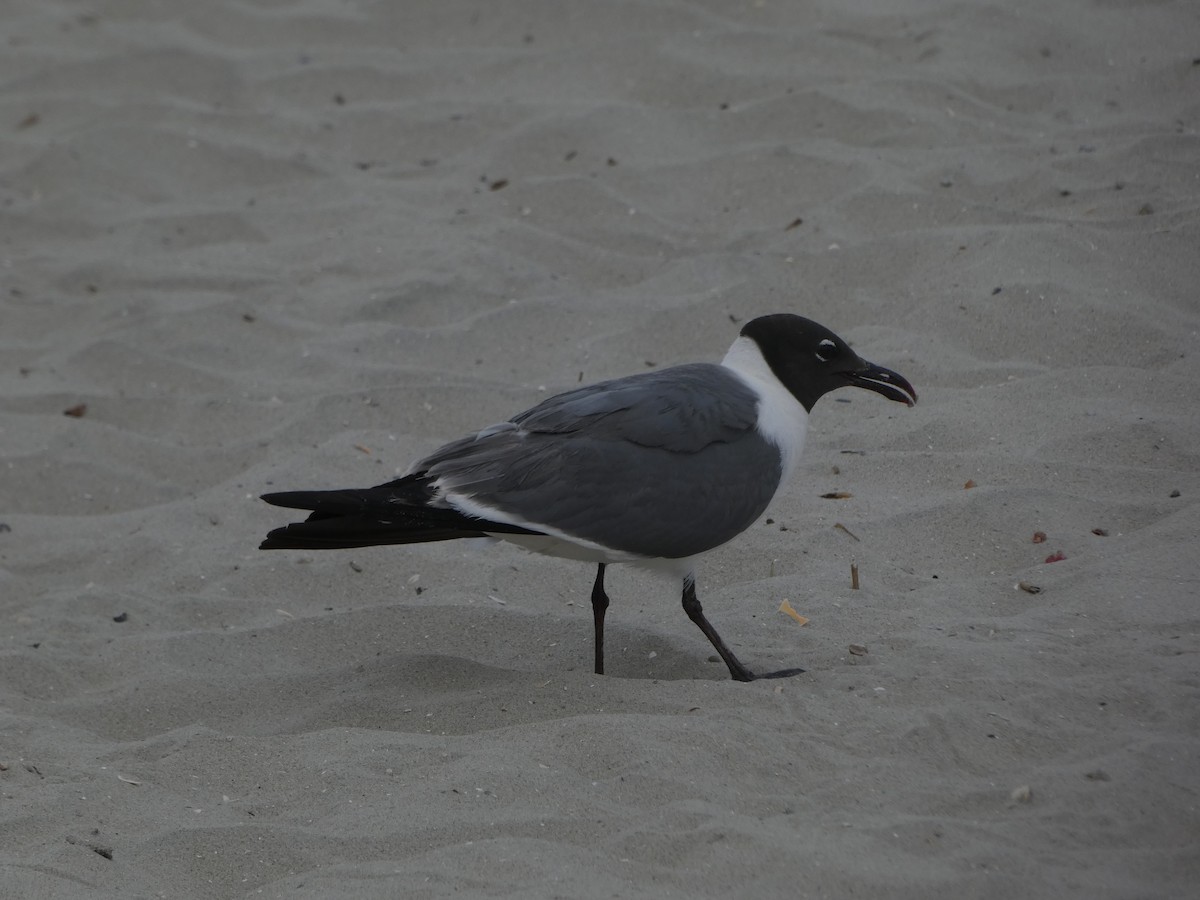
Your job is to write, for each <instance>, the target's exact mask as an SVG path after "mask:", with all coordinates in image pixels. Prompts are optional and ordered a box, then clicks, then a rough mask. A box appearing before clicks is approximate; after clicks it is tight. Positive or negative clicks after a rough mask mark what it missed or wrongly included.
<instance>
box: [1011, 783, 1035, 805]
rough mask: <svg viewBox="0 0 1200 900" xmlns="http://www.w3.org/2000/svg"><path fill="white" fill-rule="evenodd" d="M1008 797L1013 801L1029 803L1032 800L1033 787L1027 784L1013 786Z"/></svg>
mask: <svg viewBox="0 0 1200 900" xmlns="http://www.w3.org/2000/svg"><path fill="white" fill-rule="evenodd" d="M1008 798H1009V799H1010V800H1011V801H1012V802H1013V803H1029V802H1031V801H1032V800H1033V789H1032V788H1031V787H1030V786H1029V785H1027V784H1023V785H1021V786H1020V787H1018V788H1013V791H1012V793H1011V794H1009V795H1008Z"/></svg>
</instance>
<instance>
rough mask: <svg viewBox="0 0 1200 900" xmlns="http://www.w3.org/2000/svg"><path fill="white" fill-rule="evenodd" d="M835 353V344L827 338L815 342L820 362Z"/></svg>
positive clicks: (826, 360) (836, 351) (825, 360)
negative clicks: (817, 342)
mask: <svg viewBox="0 0 1200 900" xmlns="http://www.w3.org/2000/svg"><path fill="white" fill-rule="evenodd" d="M837 355H838V348H837V344H835V343H834V342H833V341H831V340H830V339H829V338H825V340H823V341H821V343H819V344H817V359H819V360H820V361H821V362H829V361H830V360H831V359H833V358H834V357H835V356H837Z"/></svg>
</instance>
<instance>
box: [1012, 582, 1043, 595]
mask: <svg viewBox="0 0 1200 900" xmlns="http://www.w3.org/2000/svg"><path fill="white" fill-rule="evenodd" d="M1017 587H1019V588H1020V589H1021V590H1023V591H1024V592H1025V593H1027V594H1040V593H1041V592H1042V589H1041V588H1040V587H1038V586H1037V585H1036V584H1030V583H1029V582H1028V581H1018V582H1017Z"/></svg>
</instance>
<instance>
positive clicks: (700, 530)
mask: <svg viewBox="0 0 1200 900" xmlns="http://www.w3.org/2000/svg"><path fill="white" fill-rule="evenodd" d="M757 417H758V398H757V396H756V395H755V394H754V392H753V391H752V390H751V389H750V388H749V387H748V386H747V385H746V384H745V383H744V382H743V381H742V380H741V379H739V378H738V377H737V376H736V375H734V374H733V373H732V372H730V371H729V370H728V369H726V368H724V367H722V366H717V365H707V364H695V365H687V366H676V367H674V368H670V369H664V370H662V371H659V372H647V373H644V374H641V375H634V376H630V377H628V378H620V379H616V380H614V381H608V382H602V383H600V384H595V385H590V386H588V387H584V388H579V389H577V390H573V391H568V392H567V393H565V394H560V395H558V396H556V397H551V398H549V399H547V400H545V401H543V402H542V403H540V404H538V405H537V406H535V407H533V408H532V409H529V410H527V411H526V412H523V413H521V414H519V415H517V416H514V417H513V418H512V420H510V421H509V422H507V423H504V424H502V425H496V426H492V427H491V428H487V429H484V430H483V431H481V432H479V433H478V434H477V435H472V436H470V437H466V438H463V439H461V440H458V441H454V442H453V443H450V444H447V445H446V446H444V447H442V448H441V449H439V450H437V451H435V452H434V453H432V454H431V455H430V456H428V457H426V458H425V459H423V460H421V461H420V462H418V463H417V464H416V465H414V466H413V468H412V470H411V473H412V475H419V476H423V477H424V478H428V479H430V481H431V486H436V487H437V488H438V489H439V490H440V492H441V495H442V498H443V502H445V503H447V504H448V505H450V506H454V505H455V503H454V501H455V498H456V497H458V498H466V499H469V500H470V501H472V502H473V503H476V504H479V505H482V506H484V507H486V508H488V509H490V510H495V511H497V513H499V514H503V515H504V516H505V517H508V518H511V520H512V521H513V522H514V523H515V524H519V525H525V526H528V527H530V528H537V527H539V526H542V527H545V528H549V529H553V530H555V531H559V532H564V533H566V534H568V535H571V536H574V537H578V538H583V539H584V540H588V541H593V542H595V543H599V544H602V545H604V546H606V547H611V548H614V549H617V550H621V551H625V552H629V553H636V554H641V555H645V556H651V557H667V558H679V557H684V556H691V555H693V554H696V553H701V552H703V551H705V550H710V549H712V548H713V547H716V546H719V545H720V544H723V543H725V542H726V541H728V540H730V539H731V538H733V537H734V536H735V535H737V534H738V533H740V532H741V531H743V530H745V529H746V528H747V527H748V526H749V525H750V524H751V523H753V522H754V520H755V519H756V518H757V517H758V516H759V515H760V514H761V513H762V512H763V510H764V509H766V506H767V504H768V503H769V502H770V500H771V497H772V496H774V494H775V490H776V488H777V487H778V486H779V480H780V477H781V474H782V467H781V463H780V454H779V450H778V448H777V447H776V446H775V445H774V444H772V443H771V442H769V441H768V440H766V439H765V438H764V437H763V436H762V435H761V434H760V433H759V432H758V431H757V429H756V427H755V424H756V422H757ZM495 518H497V519H499V518H500V516H499V515H497V516H496V517H495Z"/></svg>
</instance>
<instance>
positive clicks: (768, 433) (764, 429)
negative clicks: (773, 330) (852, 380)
mask: <svg viewBox="0 0 1200 900" xmlns="http://www.w3.org/2000/svg"><path fill="white" fill-rule="evenodd" d="M721 365H723V366H725V368H727V369H731V370H732V371H733V372H734V374H736V375H738V376H740V377H741V379H742V380H743V381H745V382H746V384H747V385H748V386H749V388H750V389H751V390H752V391H754V393H755V394H757V395H758V433H759V434H761V435H762V436H763V437H765V438H766V439H767V440H769V441H770V442H771V443H772V444H774V445H775V446H776V447H778V448H779V453H780V456H781V457H782V458H781V460H780V462H781V464H782V466H783V476H782V477H781V478H780V479H779V483H780V484H781V485H782V484H783V483H784V482H785V481H787V480H788V479H789V478H790V477H791V475H792V472H794V471H795V469H796V463H797V462H798V461H799V459H800V451H801V450H803V449H804V435H805V432H806V431H807V430H808V412H807V411H806V410H805V409H804V406H803V405H802V404H801V403H800V401H799V400H797V399H796V395H795V394H793V393H792V392H791V391H789V390H788V389H787V388H786V387H784V386H783V382H781V381H780V380H779V379H778V378H776V377H775V373H774V372H772V371H771V367H770V366H769V365H767V361H766V360H765V359H764V358H763V355H762V351H761V350H760V349H759V348H758V344H757V343H756V342H755V341H754V340H752V339H751V338H748V337H739V338H738V339H737V340H736V341H734V342H733V346H732V347H730V348H729V352H728V353H726V354H725V358H724V359H723V360H721Z"/></svg>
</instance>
